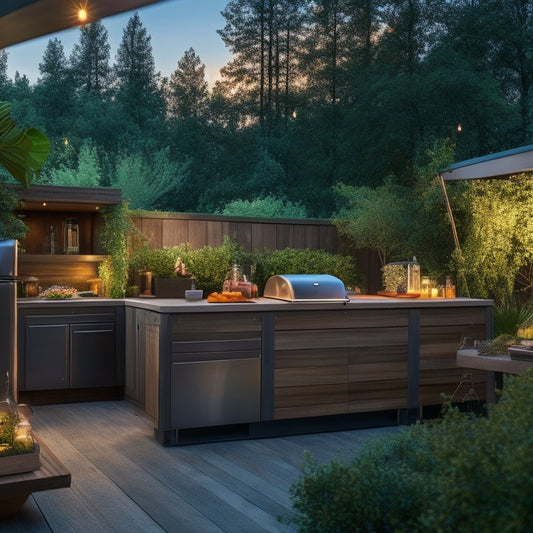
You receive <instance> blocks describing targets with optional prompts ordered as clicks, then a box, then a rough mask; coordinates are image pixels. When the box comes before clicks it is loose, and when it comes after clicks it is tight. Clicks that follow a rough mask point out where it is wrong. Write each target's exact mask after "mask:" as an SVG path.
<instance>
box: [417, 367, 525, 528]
mask: <svg viewBox="0 0 533 533" xmlns="http://www.w3.org/2000/svg"><path fill="white" fill-rule="evenodd" d="M531 398H533V369H531V368H530V369H529V371H528V372H527V373H526V374H525V375H524V376H521V377H512V378H509V379H508V380H507V381H506V383H505V386H504V391H503V394H502V396H501V398H500V400H499V402H498V403H496V404H493V405H491V406H490V408H489V415H488V417H487V418H475V419H471V418H470V417H468V416H467V415H462V414H459V413H458V412H457V411H451V412H450V413H449V414H448V415H447V416H445V417H444V420H443V423H442V424H441V425H440V427H439V428H438V430H437V431H436V432H435V433H434V434H433V433H430V434H429V435H430V436H431V437H432V438H433V440H434V443H435V460H436V462H437V465H438V469H437V470H436V472H435V473H436V474H437V475H436V476H435V486H436V489H437V497H436V498H435V499H434V500H433V501H432V502H431V506H429V507H428V509H427V510H426V512H425V513H424V514H423V515H422V517H421V522H422V523H423V525H424V526H425V528H426V530H427V531H437V530H439V531H443V532H450V533H451V532H458V531H465V532H476V531H480V532H481V531H504V532H505V531H507V532H525V531H533V527H532V526H531V501H532V500H531V497H532V496H531V495H532V494H533V458H532V455H531V453H532V452H531V450H532V443H533V404H532V402H531Z"/></svg>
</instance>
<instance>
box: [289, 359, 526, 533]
mask: <svg viewBox="0 0 533 533" xmlns="http://www.w3.org/2000/svg"><path fill="white" fill-rule="evenodd" d="M532 396H533V369H529V371H528V372H527V373H526V374H525V375H524V376H521V377H513V378H509V379H508V380H507V381H506V384H505V388H504V391H503V394H502V397H501V399H500V401H499V402H498V403H497V404H493V405H491V406H490V407H489V414H488V417H484V418H482V417H474V416H473V415H471V414H467V413H461V412H460V411H459V409H458V408H455V407H453V408H452V407H449V406H448V407H447V409H446V410H445V413H444V416H443V418H442V420H440V421H437V422H435V423H432V424H429V423H426V424H418V425H414V426H410V427H408V428H405V430H404V431H403V432H402V433H400V434H398V435H393V436H390V437H387V438H385V439H382V440H379V441H374V442H371V443H369V444H368V445H367V446H366V447H365V448H364V449H363V451H362V452H361V453H360V454H359V455H357V456H356V457H354V458H353V460H352V461H351V462H349V463H347V464H343V463H341V462H339V461H337V460H334V461H331V462H330V463H327V464H324V465H318V464H316V462H315V461H313V460H312V458H310V457H309V456H307V457H306V461H305V464H304V468H303V475H302V476H301V477H300V478H299V479H298V480H297V481H296V483H295V484H293V486H292V487H291V499H292V501H293V506H294V508H295V510H296V511H297V512H298V525H299V530H300V531H302V532H305V533H311V532H319V531H320V532H321V533H324V532H329V531H336V532H344V531H347V532H348V531H349V532H354V531H410V532H415V531H420V532H422V531H441V532H444V533H446V532H450V533H452V532H454V533H456V532H469V533H470V532H476V531H507V532H523V531H532V528H531V525H530V507H531V494H533V461H532V459H531V442H533V403H532V402H531V397H532Z"/></svg>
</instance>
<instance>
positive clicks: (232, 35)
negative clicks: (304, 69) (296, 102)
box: [218, 0, 307, 137]
mask: <svg viewBox="0 0 533 533" xmlns="http://www.w3.org/2000/svg"><path fill="white" fill-rule="evenodd" d="M306 3H307V2H305V1H303V0H296V1H294V0H292V1H289V0H231V1H230V2H229V3H228V5H227V6H226V8H225V9H224V11H223V12H222V15H223V16H224V18H225V19H226V24H225V27H224V28H223V29H222V30H219V31H218V33H219V34H220V36H221V37H222V40H223V41H224V44H225V45H226V46H227V47H228V48H229V50H230V51H231V53H232V59H231V60H230V62H229V63H228V64H227V65H225V66H224V67H223V69H221V74H222V83H221V84H220V87H221V88H225V89H226V91H225V92H226V94H227V96H228V97H229V96H230V95H231V97H232V100H234V101H237V102H239V105H240V109H241V117H242V118H241V120H242V123H243V124H244V123H250V122H251V123H253V124H258V125H259V127H260V130H261V134H262V136H263V137H265V136H269V135H276V136H279V135H280V133H281V132H282V128H283V126H284V124H285V123H286V120H287V118H288V116H289V115H290V113H292V109H293V105H291V98H292V92H293V84H294V83H295V81H294V80H295V77H296V76H295V73H294V61H293V52H294V50H295V47H296V46H297V43H296V41H297V39H298V36H299V33H300V31H301V28H302V24H303V18H302V15H301V10H302V8H303V6H304V4H306Z"/></svg>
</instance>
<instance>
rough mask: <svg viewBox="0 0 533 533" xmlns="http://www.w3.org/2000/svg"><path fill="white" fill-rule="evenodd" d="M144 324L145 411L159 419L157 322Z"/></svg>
mask: <svg viewBox="0 0 533 533" xmlns="http://www.w3.org/2000/svg"><path fill="white" fill-rule="evenodd" d="M144 326H145V337H144V340H145V343H146V344H145V353H146V359H145V370H144V372H145V378H146V382H145V411H146V414H147V415H148V416H151V417H152V418H153V419H154V420H158V419H159V371H160V369H159V329H160V328H159V324H158V323H155V322H151V321H149V320H147V321H146V322H145V324H144Z"/></svg>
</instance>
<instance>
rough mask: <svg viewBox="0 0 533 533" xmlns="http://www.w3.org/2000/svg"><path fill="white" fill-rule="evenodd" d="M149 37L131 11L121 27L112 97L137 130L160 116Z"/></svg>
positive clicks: (159, 102)
mask: <svg viewBox="0 0 533 533" xmlns="http://www.w3.org/2000/svg"><path fill="white" fill-rule="evenodd" d="M150 40H151V37H150V36H149V35H148V33H147V31H146V28H145V27H144V26H143V25H142V23H141V19H140V18H139V14H138V13H135V14H134V15H133V16H132V17H131V18H130V19H129V21H128V24H127V25H126V28H125V29H124V32H123V34H122V41H121V43H120V46H119V48H118V51H117V56H116V63H115V65H114V71H115V75H116V77H117V93H116V100H117V102H118V103H119V104H120V105H121V106H122V109H123V112H124V113H125V114H126V115H128V116H129V117H130V119H131V120H132V121H133V123H134V124H135V125H136V126H137V127H139V128H140V129H146V128H147V127H148V126H149V125H154V127H155V123H157V122H158V121H162V119H163V116H164V100H163V96H162V92H161V90H160V88H159V78H160V75H159V73H156V71H155V62H154V57H153V54H152V45H151V43H150Z"/></svg>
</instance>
